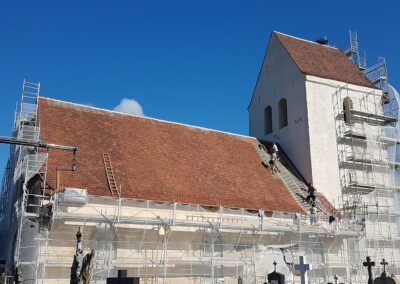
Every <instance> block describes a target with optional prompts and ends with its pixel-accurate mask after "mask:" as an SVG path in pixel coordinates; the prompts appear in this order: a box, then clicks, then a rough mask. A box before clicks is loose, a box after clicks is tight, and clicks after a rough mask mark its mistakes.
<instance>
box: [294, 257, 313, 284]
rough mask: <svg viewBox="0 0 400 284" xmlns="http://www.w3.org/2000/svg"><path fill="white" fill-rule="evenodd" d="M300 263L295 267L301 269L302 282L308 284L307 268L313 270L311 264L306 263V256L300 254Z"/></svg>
mask: <svg viewBox="0 0 400 284" xmlns="http://www.w3.org/2000/svg"><path fill="white" fill-rule="evenodd" d="M299 260H300V264H296V265H295V266H294V269H296V270H298V271H300V277H301V284H308V279H307V270H312V266H311V264H308V263H306V257H305V256H302V255H301V256H299Z"/></svg>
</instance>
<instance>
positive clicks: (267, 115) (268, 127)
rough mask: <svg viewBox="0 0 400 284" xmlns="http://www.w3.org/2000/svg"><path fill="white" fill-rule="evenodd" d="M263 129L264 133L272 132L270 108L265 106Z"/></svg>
mask: <svg viewBox="0 0 400 284" xmlns="http://www.w3.org/2000/svg"><path fill="white" fill-rule="evenodd" d="M264 131H265V134H270V133H272V108H271V106H267V107H266V108H265V110H264Z"/></svg>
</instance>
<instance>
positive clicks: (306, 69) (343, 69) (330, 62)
mask: <svg viewBox="0 0 400 284" xmlns="http://www.w3.org/2000/svg"><path fill="white" fill-rule="evenodd" d="M274 34H275V35H276V37H277V38H278V39H279V40H280V42H281V43H282V45H283V46H284V47H285V48H286V50H287V51H288V52H289V54H290V56H291V57H292V58H293V60H294V62H295V63H296V64H297V66H298V67H299V68H300V70H301V72H303V73H304V74H308V75H313V76H316V77H321V78H326V79H332V80H337V81H341V82H346V83H350V84H354V85H358V86H364V87H369V88H375V87H374V85H373V84H372V83H371V82H370V81H369V80H368V79H367V77H365V75H364V74H363V73H362V72H361V71H360V70H358V68H357V67H356V66H355V65H354V64H353V62H351V61H350V60H349V59H348V58H347V56H346V55H345V54H344V53H343V52H341V51H340V50H339V49H337V48H334V47H330V46H326V45H321V44H318V43H315V42H312V41H308V40H304V39H299V38H296V37H292V36H288V35H285V34H282V33H279V32H274Z"/></svg>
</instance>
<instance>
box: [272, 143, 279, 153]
mask: <svg viewBox="0 0 400 284" xmlns="http://www.w3.org/2000/svg"><path fill="white" fill-rule="evenodd" d="M271 153H272V154H273V153H276V154H277V155H278V146H277V145H276V144H275V142H272V147H271Z"/></svg>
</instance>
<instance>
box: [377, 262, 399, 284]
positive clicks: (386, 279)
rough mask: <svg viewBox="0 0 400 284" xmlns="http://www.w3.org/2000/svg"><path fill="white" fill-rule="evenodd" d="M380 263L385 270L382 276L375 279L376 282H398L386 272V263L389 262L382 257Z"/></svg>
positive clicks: (386, 283)
mask: <svg viewBox="0 0 400 284" xmlns="http://www.w3.org/2000/svg"><path fill="white" fill-rule="evenodd" d="M380 264H381V265H382V266H383V271H382V274H381V276H380V277H377V278H376V279H375V280H374V284H396V280H395V279H393V278H392V277H388V276H387V274H386V265H388V264H389V263H388V262H387V261H386V260H385V259H382V262H381V263H380Z"/></svg>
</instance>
